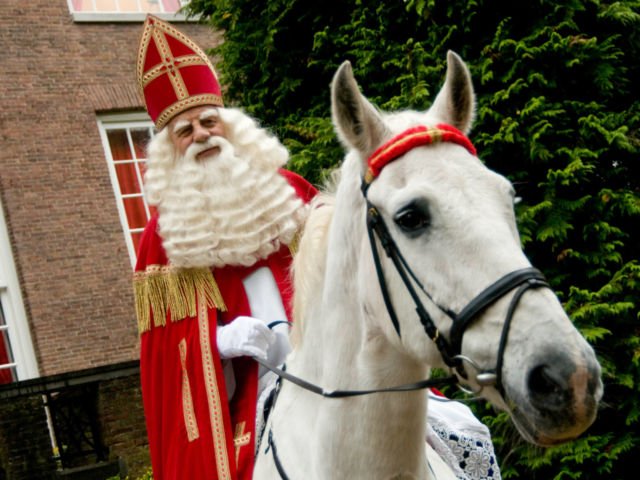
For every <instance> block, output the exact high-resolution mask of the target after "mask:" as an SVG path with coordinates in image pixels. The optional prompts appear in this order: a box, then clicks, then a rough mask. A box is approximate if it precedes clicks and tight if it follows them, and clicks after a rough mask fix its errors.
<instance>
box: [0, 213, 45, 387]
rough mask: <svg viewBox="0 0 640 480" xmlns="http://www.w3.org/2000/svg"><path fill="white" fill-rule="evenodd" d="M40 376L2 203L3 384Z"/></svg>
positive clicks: (0, 359)
mask: <svg viewBox="0 0 640 480" xmlns="http://www.w3.org/2000/svg"><path fill="white" fill-rule="evenodd" d="M37 376H38V367H37V363H36V356H35V352H34V350H33V343H32V342H31V334H30V332H29V325H28V324H27V315H26V312H25V309H24V304H23V303H22V294H21V293H20V286H19V284H18V275H17V273H16V268H15V263H14V261H13V254H12V252H11V245H10V243H9V232H8V231H7V227H6V223H5V220H4V213H3V210H2V204H1V203H0V384H5V383H12V382H16V381H18V380H27V379H29V378H34V377H37Z"/></svg>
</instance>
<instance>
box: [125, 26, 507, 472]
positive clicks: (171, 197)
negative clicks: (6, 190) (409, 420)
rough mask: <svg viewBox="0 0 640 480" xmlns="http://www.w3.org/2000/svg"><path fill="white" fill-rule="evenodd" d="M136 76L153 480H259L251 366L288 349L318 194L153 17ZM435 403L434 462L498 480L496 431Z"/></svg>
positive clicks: (207, 68)
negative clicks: (254, 478) (148, 134)
mask: <svg viewBox="0 0 640 480" xmlns="http://www.w3.org/2000/svg"><path fill="white" fill-rule="evenodd" d="M137 77H138V84H139V88H140V91H141V94H142V95H143V97H144V99H145V104H146V107H147V111H148V112H149V115H150V116H151V118H152V119H153V121H154V122H155V124H156V127H157V129H158V134H157V135H156V136H155V137H154V138H153V140H152V141H151V143H150V144H149V147H148V152H147V153H148V155H147V157H148V158H147V170H146V173H145V195H146V197H147V200H148V203H149V204H150V205H151V206H154V207H155V208H156V209H157V214H156V215H154V216H153V217H152V218H151V220H150V221H149V223H148V225H147V226H146V228H145V231H144V234H143V237H142V240H141V243H140V248H139V252H138V261H137V264H136V268H135V274H134V290H135V299H136V313H137V316H138V326H139V330H140V340H141V349H140V376H141V383H142V395H143V403H144V409H145V417H146V422H147V433H148V437H149V449H150V453H151V462H152V467H153V475H154V480H177V479H180V480H201V479H207V480H212V479H234V480H236V479H238V480H249V479H250V478H251V475H252V472H253V460H254V449H255V443H256V438H255V437H256V434H257V432H256V427H255V420H256V405H257V400H258V383H259V369H258V365H257V363H256V362H255V361H254V360H253V359H252V358H251V357H260V358H263V359H266V360H267V362H268V363H269V364H271V365H279V364H280V363H281V362H282V361H283V360H284V357H285V355H286V354H287V353H288V351H289V348H290V347H289V344H288V340H287V328H288V327H287V325H286V323H284V324H283V323H282V322H283V321H286V320H289V319H291V314H290V306H291V302H290V299H291V295H292V284H291V281H290V277H289V267H290V263H291V254H292V250H294V249H295V242H296V236H297V235H298V233H299V231H300V229H301V227H302V225H303V223H304V221H305V218H306V212H307V203H308V202H309V201H310V200H311V198H312V197H313V196H314V195H315V194H316V190H315V188H314V187H312V186H311V185H310V184H309V183H307V182H306V181H305V180H304V179H302V178H301V177H300V176H298V175H296V174H294V173H292V172H288V171H286V170H282V167H283V166H284V165H285V163H286V162H287V159H288V153H287V151H286V149H285V148H284V147H283V146H282V145H281V143H280V142H279V141H278V140H277V139H276V138H275V137H273V136H272V135H270V134H268V133H267V132H266V131H265V130H263V129H261V128H259V127H258V126H257V125H256V123H255V122H254V121H253V120H252V119H251V118H250V117H248V116H247V115H245V114H244V113H242V112H241V111H240V110H238V109H232V108H224V107H223V102H222V97H221V94H220V85H219V83H218V80H217V77H216V74H215V71H214V69H213V66H212V65H211V63H210V61H209V59H208V58H207V56H206V55H205V54H204V52H202V51H201V50H200V49H199V48H198V47H197V45H195V44H194V43H193V41H192V40H191V39H189V38H188V37H186V36H185V35H184V34H183V33H181V32H180V31H178V30H177V29H175V28H174V27H172V26H171V25H169V24H168V23H166V22H163V21H162V20H159V19H157V18H155V17H152V16H150V17H148V18H147V20H146V22H145V25H144V29H143V34H142V38H141V42H140V48H139V53H138V62H137ZM274 325H275V326H274ZM270 326H272V327H273V330H272V329H270V328H269V327H270ZM429 395H430V397H431V399H432V400H433V401H431V402H430V408H429V410H428V415H429V428H428V435H427V440H428V443H429V445H430V446H431V447H432V448H433V450H434V451H435V452H437V456H436V457H435V459H436V460H438V459H440V458H441V459H442V460H438V461H439V463H440V464H443V460H444V463H446V466H444V468H445V469H446V468H447V466H448V468H450V469H451V470H452V471H453V473H454V474H455V476H456V477H457V478H458V479H462V480H466V479H470V480H498V479H499V478H500V472H499V468H498V465H497V463H496V459H495V454H494V453H493V445H492V444H491V439H490V435H489V431H488V429H487V428H486V427H485V426H484V425H482V424H481V423H480V422H479V421H478V420H477V419H476V418H475V417H474V416H473V414H472V413H471V411H470V410H469V409H468V408H467V407H465V406H464V405H462V404H460V403H457V402H448V401H447V402H446V403H445V402H443V398H442V397H441V396H439V395H437V394H435V393H433V392H430V393H429ZM430 458H431V457H430ZM432 466H435V464H434V465H432Z"/></svg>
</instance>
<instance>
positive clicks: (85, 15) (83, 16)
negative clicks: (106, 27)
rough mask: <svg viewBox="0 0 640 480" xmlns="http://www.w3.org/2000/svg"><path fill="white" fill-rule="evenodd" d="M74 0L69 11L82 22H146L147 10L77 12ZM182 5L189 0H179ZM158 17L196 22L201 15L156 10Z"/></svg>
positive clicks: (74, 18)
mask: <svg viewBox="0 0 640 480" xmlns="http://www.w3.org/2000/svg"><path fill="white" fill-rule="evenodd" d="M72 1H73V0H67V5H68V6H69V12H71V16H72V17H73V21H74V22H77V23H82V22H144V20H145V18H147V13H146V12H76V11H74V10H73V3H72ZM179 1H180V5H181V6H184V5H186V4H187V3H189V0H179ZM153 15H155V16H156V17H158V18H160V19H162V20H166V21H168V22H196V21H198V20H199V19H200V16H199V15H198V16H194V17H191V18H187V17H186V16H185V15H184V14H183V13H162V12H154V13H153Z"/></svg>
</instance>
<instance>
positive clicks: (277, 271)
mask: <svg viewBox="0 0 640 480" xmlns="http://www.w3.org/2000/svg"><path fill="white" fill-rule="evenodd" d="M281 174H282V175H283V176H284V177H285V178H286V179H287V180H288V181H289V183H290V184H291V185H292V186H293V187H294V189H295V190H296V193H297V195H298V196H299V197H300V198H301V199H302V200H303V201H304V202H308V201H309V200H310V199H311V198H312V197H313V196H314V195H315V193H316V190H315V188H314V187H312V186H311V185H310V184H309V183H307V182H306V181H305V180H304V179H303V178H302V177H300V176H299V175H296V174H294V173H291V172H288V171H285V170H281ZM157 222H158V219H157V217H153V218H152V219H151V220H150V221H149V223H148V225H147V227H146V228H145V232H144V234H143V236H142V240H141V244H140V250H139V253H138V262H137V265H136V271H135V274H134V289H135V295H136V310H137V313H138V322H139V327H140V331H141V338H140V340H141V349H140V376H141V383H142V397H143V403H144V410H145V417H146V423H147V434H148V438H149V449H150V453H151V463H152V467H153V476H154V480H186V479H189V480H201V479H202V480H204V479H207V480H213V479H219V480H227V479H233V480H236V479H237V480H250V479H251V476H252V473H253V463H254V449H255V433H256V432H255V431H254V430H255V415H256V411H255V410H256V401H257V384H258V381H257V380H258V364H257V363H256V362H255V361H253V360H252V359H251V358H249V357H238V358H235V359H233V369H234V376H235V382H236V387H235V393H234V395H233V398H232V399H231V401H230V402H229V401H228V400H227V399H228V397H227V387H226V385H225V377H224V374H223V369H222V362H221V360H220V357H219V354H218V349H217V343H216V326H217V325H218V323H222V324H227V323H229V322H231V321H233V320H234V319H235V318H236V317H238V316H239V315H251V311H250V308H249V303H248V300H247V296H246V294H245V291H244V287H243V283H242V280H243V279H244V278H245V277H246V276H247V275H249V274H250V273H252V272H254V271H255V270H256V269H258V268H260V267H265V266H266V267H268V268H269V269H270V270H271V272H272V274H273V276H274V279H275V281H276V284H277V286H278V289H279V290H280V294H281V297H282V303H283V305H284V306H285V310H286V312H287V315H288V316H289V318H291V315H290V303H291V302H290V300H291V293H292V285H291V282H290V277H289V267H290V263H291V252H290V249H289V247H287V246H283V247H282V248H281V249H280V251H278V252H276V253H274V254H272V255H271V256H270V257H269V258H267V259H265V260H261V261H260V262H257V263H256V264H255V265H253V266H251V267H233V266H228V267H224V268H217V269H208V268H200V269H175V268H172V267H169V266H168V261H167V257H166V253H165V251H164V249H163V247H162V239H161V238H160V236H159V235H158V227H157Z"/></svg>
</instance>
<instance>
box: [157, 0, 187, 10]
mask: <svg viewBox="0 0 640 480" xmlns="http://www.w3.org/2000/svg"><path fill="white" fill-rule="evenodd" d="M182 3H186V2H182ZM162 5H163V6H164V11H165V12H177V11H178V9H179V8H180V2H179V0H162Z"/></svg>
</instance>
